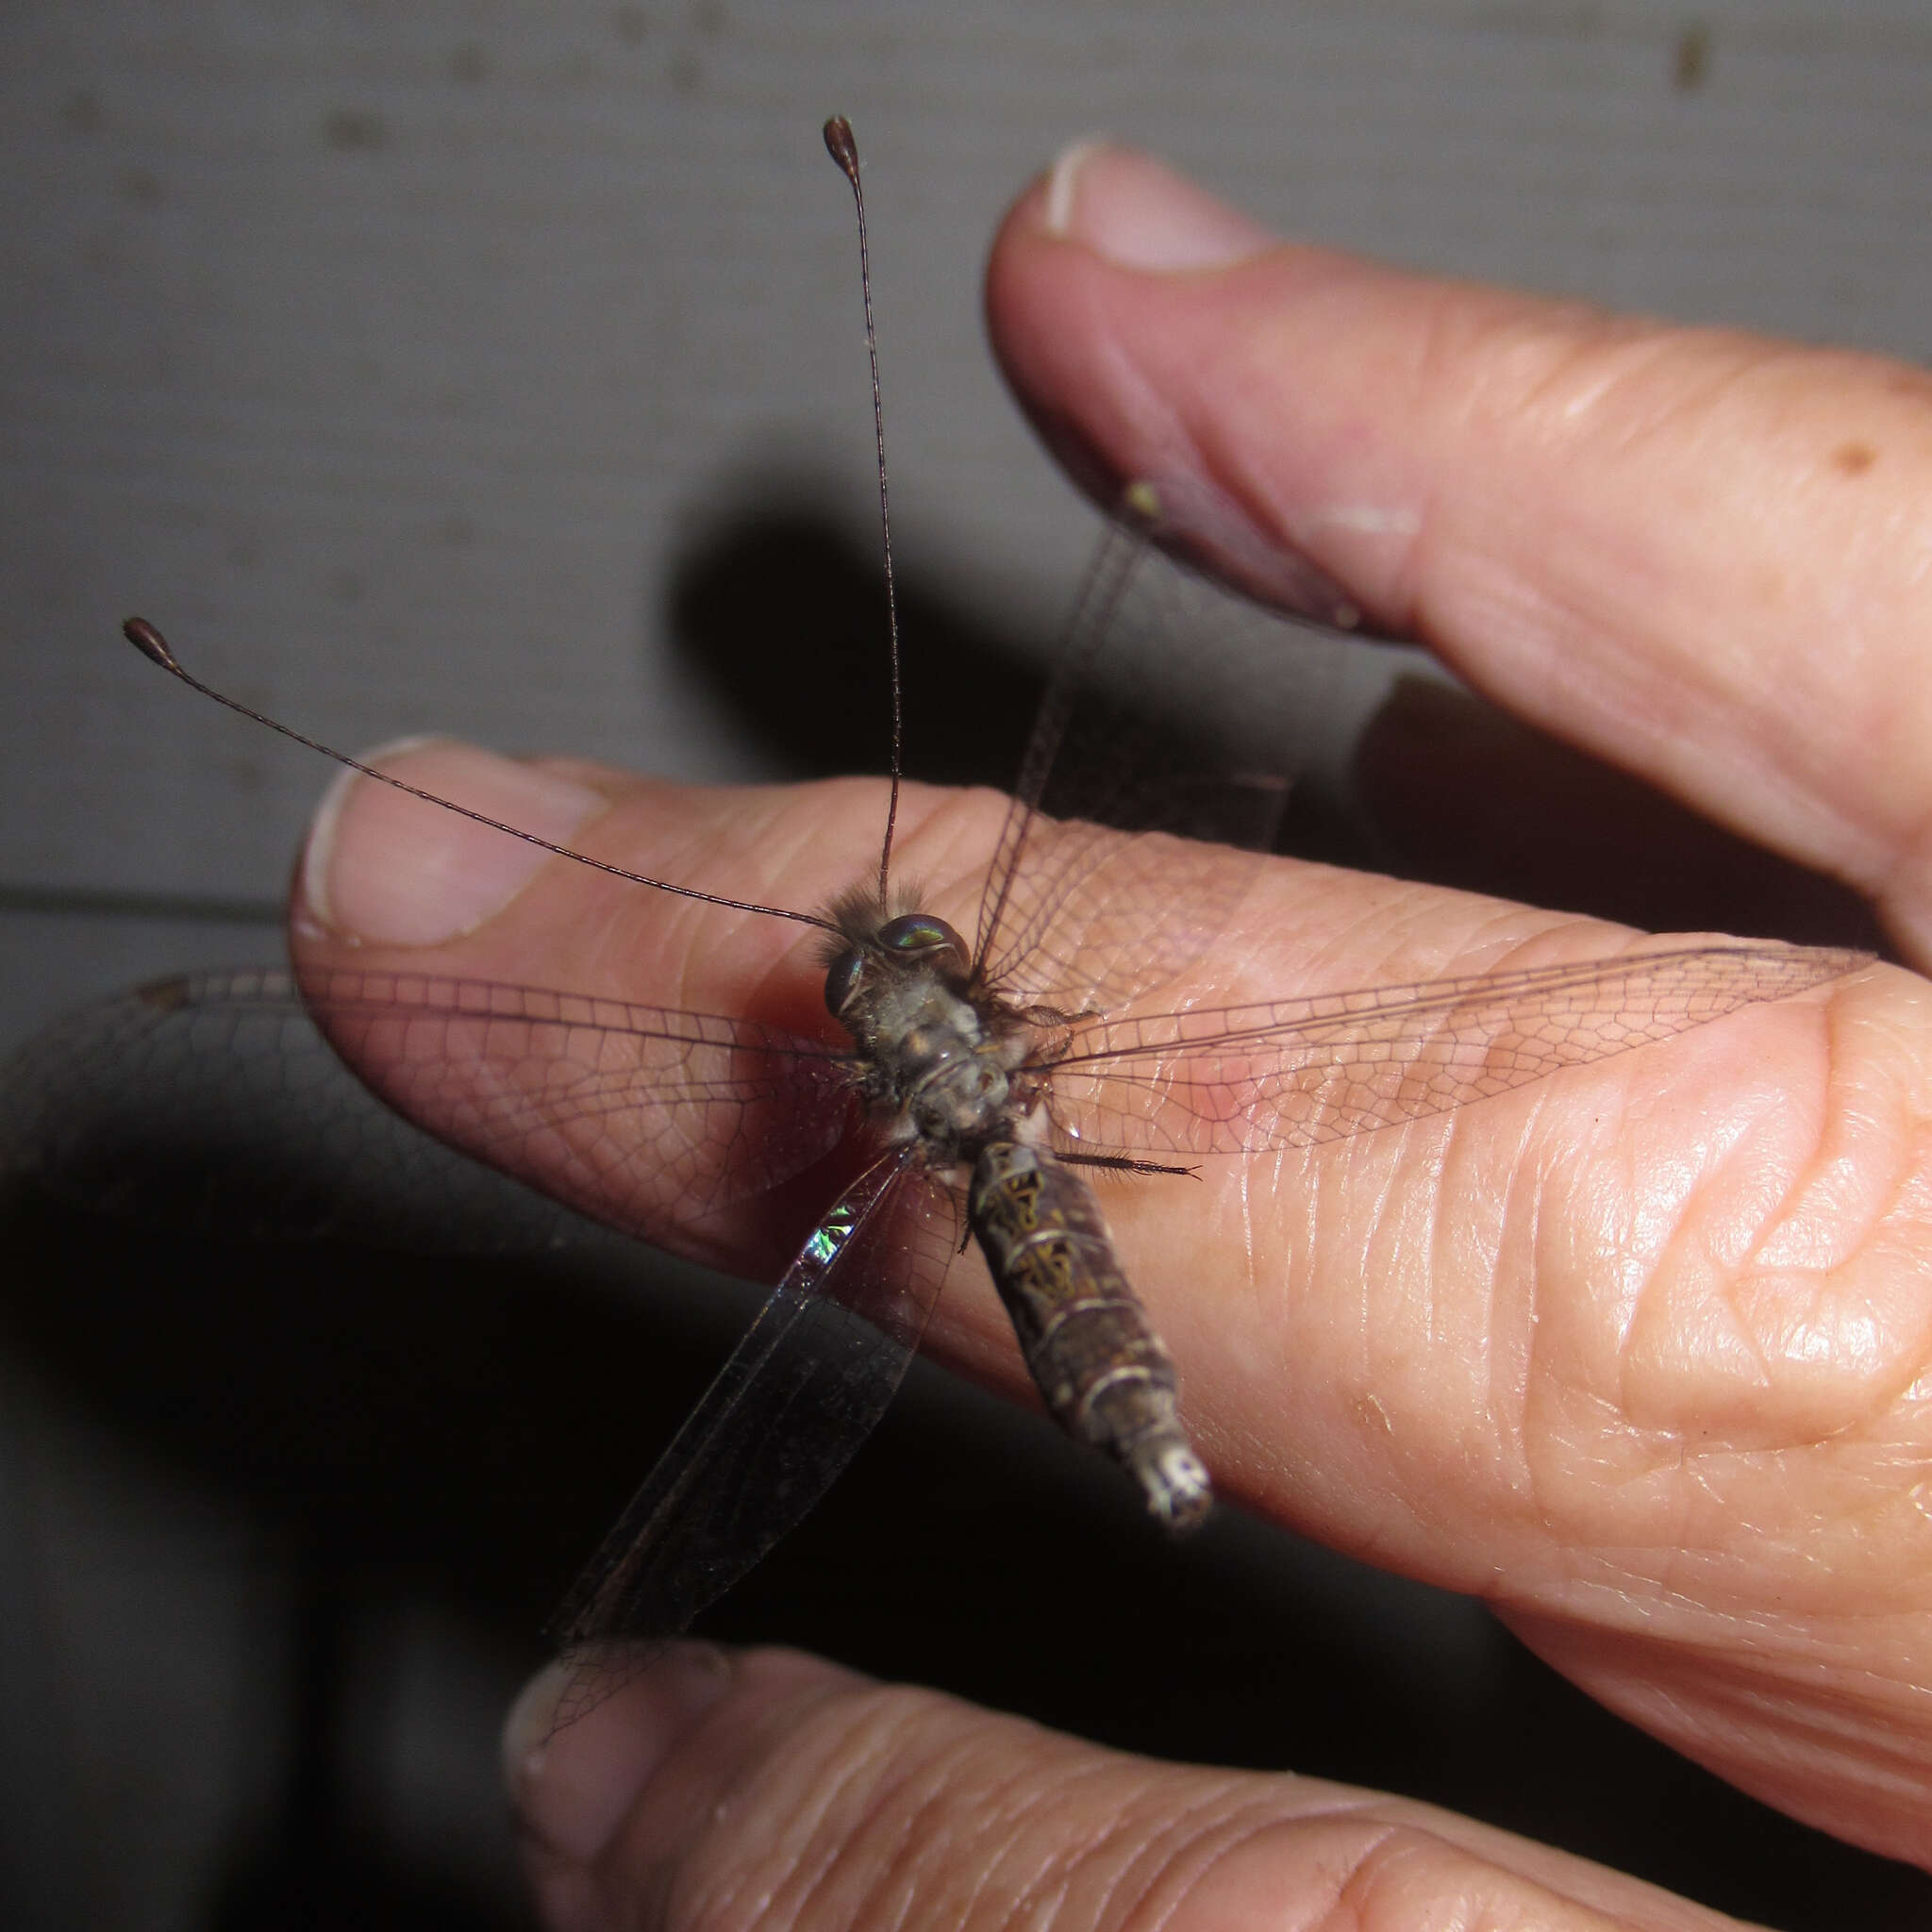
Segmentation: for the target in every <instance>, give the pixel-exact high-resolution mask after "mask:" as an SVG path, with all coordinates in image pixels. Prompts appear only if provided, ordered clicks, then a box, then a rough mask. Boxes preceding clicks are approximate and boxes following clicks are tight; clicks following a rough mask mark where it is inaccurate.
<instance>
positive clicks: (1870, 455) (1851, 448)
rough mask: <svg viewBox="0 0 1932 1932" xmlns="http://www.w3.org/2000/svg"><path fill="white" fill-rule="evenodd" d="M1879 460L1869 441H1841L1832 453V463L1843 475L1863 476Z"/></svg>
mask: <svg viewBox="0 0 1932 1932" xmlns="http://www.w3.org/2000/svg"><path fill="white" fill-rule="evenodd" d="M1877 460H1878V452H1877V451H1876V450H1875V449H1874V448H1873V447H1872V445H1871V444H1870V443H1869V442H1841V443H1840V444H1839V446H1838V447H1837V448H1836V449H1835V450H1833V451H1832V453H1831V465H1832V468H1833V469H1835V470H1836V471H1837V472H1838V473H1839V475H1841V476H1862V475H1864V474H1865V472H1866V471H1867V470H1869V469H1870V468H1871V467H1872V465H1873V464H1874V463H1875V462H1876V461H1877Z"/></svg>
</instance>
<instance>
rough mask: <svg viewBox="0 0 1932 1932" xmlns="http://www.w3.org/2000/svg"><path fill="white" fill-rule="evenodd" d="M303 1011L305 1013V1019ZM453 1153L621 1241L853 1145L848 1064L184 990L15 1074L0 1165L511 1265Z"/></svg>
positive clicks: (384, 985) (462, 988)
mask: <svg viewBox="0 0 1932 1932" xmlns="http://www.w3.org/2000/svg"><path fill="white" fill-rule="evenodd" d="M305 995H306V999H305ZM325 1039H326V1040H327V1041H333V1042H334V1043H335V1044H337V1045H338V1046H340V1047H341V1049H342V1050H343V1051H345V1052H347V1051H353V1052H354V1053H355V1054H356V1056H357V1058H358V1064H359V1065H361V1066H362V1067H364V1068H365V1069H366V1070H368V1077H369V1078H370V1081H371V1084H372V1086H373V1087H374V1088H375V1090H376V1091H377V1093H378V1094H379V1095H380V1098H381V1099H382V1100H383V1101H387V1102H388V1103H390V1105H391V1107H393V1108H399V1109H401V1110H403V1111H404V1112H406V1113H408V1115H409V1116H410V1118H411V1119H413V1120H415V1121H417V1122H420V1123H421V1124H424V1125H425V1126H426V1127H428V1128H429V1129H430V1130H431V1131H432V1132H433V1133H435V1134H436V1135H438V1136H439V1137H440V1138H441V1140H442V1141H447V1142H449V1143H451V1144H452V1145H454V1146H456V1147H458V1148H461V1149H462V1150H464V1152H466V1153H468V1154H471V1155H474V1156H475V1157H477V1158H480V1159H482V1160H485V1161H488V1162H489V1163H491V1165H492V1166H494V1167H496V1168H499V1169H501V1170H503V1171H504V1172H506V1173H508V1174H514V1175H516V1176H517V1177H518V1178H519V1179H520V1180H523V1181H525V1182H528V1183H530V1184H531V1185H532V1186H535V1187H538V1188H541V1190H543V1191H545V1192H546V1193H548V1194H550V1195H552V1196H554V1197H556V1198H558V1199H559V1200H562V1201H564V1202H567V1203H569V1204H571V1205H573V1206H575V1207H578V1208H583V1209H584V1210H585V1211H588V1212H591V1213H592V1214H594V1215H596V1216H598V1217H599V1218H601V1219H603V1220H606V1221H608V1222H609V1223H611V1224H613V1225H617V1226H620V1227H623V1228H625V1230H626V1231H629V1232H648V1231H653V1230H657V1231H662V1230H663V1229H664V1228H665V1227H667V1226H676V1225H682V1224H687V1223H690V1222H693V1221H696V1220H699V1219H701V1218H702V1217H703V1216H704V1215H705V1214H706V1213H707V1212H708V1211H709V1210H711V1209H712V1208H716V1207H718V1206H719V1205H720V1204H722V1203H724V1202H725V1201H728V1200H731V1199H734V1198H737V1197H739V1196H741V1195H744V1194H747V1193H751V1192H755V1191H761V1190H763V1189H766V1188H770V1187H774V1186H775V1185H777V1184H778V1183H780V1182H782V1181H783V1180H785V1179H787V1178H788V1177H790V1176H791V1175H792V1174H797V1173H799V1172H801V1171H802V1170H803V1169H804V1168H806V1167H807V1166H808V1165H809V1164H810V1163H811V1162H812V1161H814V1160H816V1159H818V1158H820V1157H821V1156H823V1155H824V1153H825V1152H826V1151H827V1150H828V1149H830V1148H831V1147H832V1146H834V1145H836V1144H837V1142H838V1141H840V1139H841V1137H842V1135H843V1134H844V1132H845V1130H846V1128H847V1126H848V1125H849V1121H850V1115H849V1110H848V1108H846V1106H845V1105H844V1098H845V1094H846V1092H847V1091H848V1088H849V1083H850V1076H849V1068H848V1064H847V1062H846V1061H845V1060H844V1058H842V1057H841V1056H840V1055H839V1054H838V1053H837V1052H835V1051H834V1050H832V1049H829V1048H826V1047H824V1046H823V1045H820V1044H818V1043H817V1042H813V1041H806V1040H802V1039H795V1038H793V1037H792V1036H791V1035H789V1034H784V1033H781V1032H778V1031H776V1030H775V1029H773V1028H769V1027H763V1026H759V1025H757V1024H753V1023H750V1022H746V1021H737V1020H725V1019H721V1018H717V1017H714V1016H711V1015H708V1014H699V1013H685V1012H677V1011H673V1010H667V1009H663V1008H651V1007H641V1006H633V1005H628V1004H625V1003H623V1002H618V1001H610V1000H595V999H591V998H588V997H585V996H582V995H578V994H570V993H558V992H552V991H545V990H542V989H540V988H532V987H517V986H502V985H495V984H491V983H487V982H481V981H472V980H456V979H447V978H429V977H424V976H420V975H409V974H362V973H335V974H324V975H313V976H311V978H310V979H309V981H308V984H307V985H306V986H305V987H304V988H303V989H302V991H300V992H298V991H297V988H296V985H295V982H294V980H293V979H292V978H291V975H290V974H287V973H285V972H280V971H276V970H274V969H256V970H249V971H242V972H232V973H219V974H192V975H189V976H185V977H182V978H178V979H170V980H163V981H158V982H157V983H156V984H155V985H152V986H149V987H144V988H142V989H141V990H140V991H136V992H133V993H128V994H125V995H123V996H121V997H120V998H118V999H114V1000H109V1001H107V1002H104V1003H103V1004H101V1005H99V1006H96V1007H92V1008H88V1009H87V1010H85V1011H84V1012H81V1013H78V1014H75V1015H74V1016H72V1017H71V1018H70V1019H68V1020H66V1021H63V1022H61V1023H60V1024H58V1025H57V1026H55V1027H54V1028H52V1029H50V1030H49V1031H48V1032H47V1033H45V1034H43V1035H42V1036H41V1037H40V1038H39V1039H37V1040H36V1041H32V1042H30V1043H29V1044H28V1046H27V1047H25V1049H23V1051H22V1052H21V1054H20V1055H19V1056H17V1057H16V1058H15V1059H14V1060H13V1061H12V1062H11V1063H10V1065H9V1066H8V1070H7V1072H6V1074H5V1077H4V1088H0V1091H4V1092H5V1095H6V1100H7V1108H6V1125H5V1128H4V1130H0V1132H4V1141H0V1166H4V1167H5V1168H6V1169H8V1170H9V1171H12V1172H16V1173H23V1172H24V1173H27V1174H33V1175H35V1176H37V1177H38V1178H39V1179H40V1180H42V1182H43V1183H44V1184H46V1185H47V1186H49V1187H51V1188H52V1189H54V1190H55V1191H57V1192H59V1193H61V1194H63V1195H65V1196H66V1197H68V1198H70V1199H78V1200H81V1201H83V1202H85V1203H87V1204H88V1205H91V1206H95V1207H100V1208H108V1209H109V1210H111V1211H116V1212H122V1213H126V1214H130V1215H139V1216H142V1217H143V1218H148V1219H152V1220H156V1221H158V1222H161V1223H165V1224H174V1225H176V1226H182V1225H186V1226H192V1227H195V1228H200V1229H206V1230H210V1231H214V1232H218V1233H220V1232H226V1233H230V1234H234V1235H237V1236H241V1237H244V1238H278V1239H295V1240H299V1239H307V1238H314V1237H318V1236H330V1235H337V1236H346V1237H351V1238H358V1239H365V1240H374V1241H381V1242H383V1243H384V1244H386V1245H391V1246H394V1245H404V1246H456V1247H460V1248H471V1249H475V1248H477V1247H489V1246H491V1245H493V1244H495V1240H496V1237H497V1234H498V1233H499V1232H501V1233H502V1234H503V1235H504V1237H505V1238H506V1239H510V1240H514V1241H519V1242H521V1241H524V1240H525V1239H527V1238H528V1236H529V1232H530V1230H531V1229H532V1228H534V1227H536V1226H537V1225H538V1224H541V1220H542V1218H543V1215H544V1214H545V1213H546V1212H548V1213H550V1215H551V1217H552V1219H553V1220H555V1221H556V1222H557V1223H558V1224H559V1225H560V1224H561V1221H562V1217H560V1216H557V1215H556V1214H555V1210H546V1209H544V1208H541V1207H536V1206H522V1207H512V1206H511V1205H510V1204H511V1203H512V1201H513V1197H512V1196H510V1195H508V1194H507V1193H505V1192H504V1191H503V1189H502V1187H501V1185H500V1184H499V1183H495V1182H493V1181H492V1180H491V1179H490V1178H488V1177H486V1176H482V1175H479V1174H477V1173H476V1171H475V1168H474V1165H473V1163H472V1162H470V1161H466V1160H463V1159H461V1158H458V1157H456V1156H454V1155H451V1154H450V1153H449V1152H448V1151H447V1150H446V1149H445V1148H441V1147H439V1146H438V1145H437V1144H436V1143H435V1142H434V1141H428V1140H426V1139H425V1138H424V1137H423V1136H422V1135H420V1134H418V1133H415V1132H414V1131H413V1130H412V1129H411V1128H409V1127H408V1125H407V1124H404V1123H403V1122H401V1121H398V1120H397V1119H396V1118H395V1117H394V1115H393V1114H391V1112H390V1111H389V1110H388V1109H387V1108H385V1107H383V1106H381V1105H378V1104H377V1101H376V1100H375V1099H374V1098H372V1097H371V1094H370V1093H369V1092H368V1091H365V1090H364V1089H363V1087H362V1086H361V1085H360V1084H359V1083H358V1081H357V1080H356V1079H355V1078H354V1077H353V1076H351V1075H350V1074H348V1073H347V1072H346V1071H345V1070H344V1069H343V1067H342V1066H341V1062H340V1061H339V1060H338V1059H337V1058H336V1056H335V1054H333V1053H331V1052H330V1051H329V1047H328V1045H327V1044H325Z"/></svg>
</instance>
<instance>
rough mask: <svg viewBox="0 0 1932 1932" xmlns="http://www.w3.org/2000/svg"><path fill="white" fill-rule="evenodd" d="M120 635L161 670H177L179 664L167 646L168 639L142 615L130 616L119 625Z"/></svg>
mask: <svg viewBox="0 0 1932 1932" xmlns="http://www.w3.org/2000/svg"><path fill="white" fill-rule="evenodd" d="M121 635H122V636H123V637H124V638H125V639H126V640H127V641H128V642H129V643H130V644H132V645H133V646H134V648H135V649H136V650H137V651H139V652H140V653H141V655H142V657H143V658H148V659H149V660H150V661H151V662H153V663H156V664H158V665H159V666H160V667H161V669H162V670H163V671H174V672H178V671H179V670H180V669H181V666H180V665H179V664H178V663H177V662H176V661H175V654H174V652H173V651H171V650H170V649H169V648H168V641H167V639H166V638H164V637H163V636H162V635H161V634H160V632H159V631H158V630H157V629H156V628H155V627H154V625H151V624H150V623H149V622H148V621H147V619H146V618H144V617H130V618H129V619H128V620H127V622H126V623H125V624H124V625H122V626H121Z"/></svg>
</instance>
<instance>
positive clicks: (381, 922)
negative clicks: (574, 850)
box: [302, 738, 608, 946]
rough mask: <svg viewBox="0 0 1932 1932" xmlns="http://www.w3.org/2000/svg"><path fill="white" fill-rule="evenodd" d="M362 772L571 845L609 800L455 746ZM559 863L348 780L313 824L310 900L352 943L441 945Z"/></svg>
mask: <svg viewBox="0 0 1932 1932" xmlns="http://www.w3.org/2000/svg"><path fill="white" fill-rule="evenodd" d="M362 762H363V763H364V764H366V765H374V766H375V767H376V769H377V770H379V771H385V772H388V773H390V774H391V775H393V776H395V777H399V778H403V779H406V780H407V781H408V783H409V784H411V785H415V786H420V787H421V788H422V789H423V790H424V791H433V792H435V793H436V794H437V795H438V796H439V797H442V798H447V799H450V800H453V801H454V802H455V803H456V804H458V805H461V806H466V807H468V808H469V809H470V810H472V811H479V812H482V813H483V814H484V815H485V816H486V817H489V818H492V819H496V820H498V821H499V822H500V823H501V824H506V825H514V826H515V827H516V828H517V829H518V830H519V831H523V832H529V833H531V834H533V835H534V836H535V837H537V838H539V839H548V840H551V841H554V842H556V843H558V844H568V843H569V842H570V840H571V837H572V835H573V834H574V833H575V831H576V830H577V828H578V827H579V826H580V825H582V824H583V823H584V822H585V820H587V819H588V818H590V817H591V815H592V814H593V813H594V812H596V811H598V810H599V809H601V808H602V807H603V806H604V805H605V804H606V803H607V802H608V801H606V799H605V798H604V797H603V796H602V795H601V794H600V793H598V792H595V791H590V790H589V789H588V788H587V787H585V786H582V785H576V784H573V783H572V782H571V781H570V780H568V779H564V778H558V777H557V776H555V775H553V774H550V773H547V772H541V771H539V770H537V769H536V768H535V767H534V766H531V765H522V764H517V763H516V762H514V761H513V760H511V759H509V758H498V757H497V756H496V754H495V753H494V752H488V751H483V750H480V749H478V747H476V746H475V745H471V744H458V743H457V742H455V741H452V740H449V739H426V738H404V739H397V740H395V741H393V742H392V743H390V744H385V745H380V746H378V747H377V748H376V749H375V751H372V752H369V753H367V754H365V756H364V757H363V758H362ZM550 857H551V855H550V854H549V853H548V852H546V851H545V850H544V849H543V848H542V847H541V845H532V844H530V843H529V842H528V841H525V840H523V839H513V838H511V837H510V836H509V835H508V833H506V832H499V831H495V830H493V829H492V828H491V827H490V826H488V825H480V824H477V823H476V822H475V820H474V819H469V818H465V817H464V816H463V815H462V814H461V813H460V812H454V811H451V810H449V809H448V808H446V807H443V806H439V805H432V804H429V803H427V802H425V801H424V800H422V799H417V798H411V797H408V795H406V794H405V793H403V792H400V791H396V790H395V789H394V788H393V787H391V786H388V785H381V784H378V783H376V782H375V780H374V779H371V778H365V777H364V776H362V774H360V773H358V772H349V771H345V772H343V773H342V774H341V776H340V777H339V778H337V780H336V782H335V783H334V784H333V785H331V786H330V787H329V789H328V791H327V792H326V793H325V795H324V797H323V801H322V803H321V805H320V806H319V807H317V808H316V813H315V817H314V820H313V822H312V823H311V824H310V826H309V830H308V845H307V847H306V848H305V849H304V852H303V856H302V896H303V898H304V899H305V900H306V901H307V909H308V915H309V917H311V918H312V919H314V920H315V921H317V922H318V923H319V924H322V925H323V926H325V927H326V928H327V929H328V930H329V931H331V932H333V933H335V934H336V935H337V936H338V937H340V938H343V939H347V940H351V941H359V942H361V943H364V944H370V945H393V946H435V945H441V944H443V943H444V942H446V941H450V940H453V939H457V938H459V937H460V936H461V935H462V934H464V933H466V932H471V931H474V930H475V927H477V926H479V925H481V924H483V922H484V921H485V920H487V919H489V918H491V917H492V916H493V915H494V914H496V913H498V912H501V911H502V910H503V908H505V907H506V906H508V904H509V902H510V901H511V900H512V899H514V898H515V897H516V895H517V893H518V892H519V891H522V890H523V888H524V887H525V885H527V884H528V883H529V881H530V879H531V878H532V876H533V875H534V874H536V872H537V871H538V869H539V868H540V867H541V866H542V865H543V864H544V863H545V861H546V860H548V859H549V858H550Z"/></svg>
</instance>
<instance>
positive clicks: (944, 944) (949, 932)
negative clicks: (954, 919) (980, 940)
mask: <svg viewBox="0 0 1932 1932" xmlns="http://www.w3.org/2000/svg"><path fill="white" fill-rule="evenodd" d="M879 944H880V945H881V946H883V947H884V948H885V950H886V951H887V952H889V953H898V954H901V955H902V956H909V955H912V954H917V953H951V954H952V956H953V957H954V958H955V959H957V960H958V963H959V964H960V966H962V967H963V966H964V965H965V964H966V942H965V941H963V940H962V939H961V938H960V937H959V935H958V933H956V932H955V931H954V930H953V928H952V927H951V926H950V925H948V924H946V922H945V921H944V920H943V919H935V918H934V917H933V916H932V914H931V913H930V912H908V913H906V914H905V915H904V916H903V917H901V918H898V919H889V920H887V921H886V923H885V924H883V925H882V926H880V927H879Z"/></svg>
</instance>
